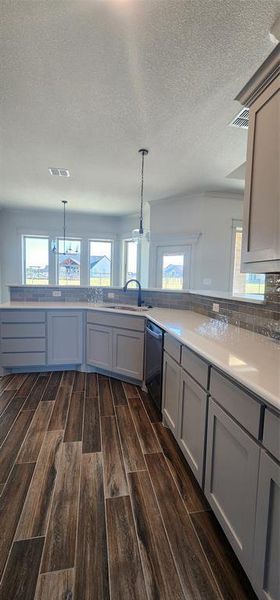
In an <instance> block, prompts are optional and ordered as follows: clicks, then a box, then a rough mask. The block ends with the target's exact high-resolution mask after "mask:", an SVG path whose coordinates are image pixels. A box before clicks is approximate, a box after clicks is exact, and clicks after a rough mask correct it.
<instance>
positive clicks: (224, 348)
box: [0, 302, 280, 410]
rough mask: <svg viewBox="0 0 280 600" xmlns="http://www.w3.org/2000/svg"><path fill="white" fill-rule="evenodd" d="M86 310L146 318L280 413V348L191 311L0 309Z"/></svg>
mask: <svg viewBox="0 0 280 600" xmlns="http://www.w3.org/2000/svg"><path fill="white" fill-rule="evenodd" d="M11 308H12V309H32V310H33V309H37V310H39V309H41V310H47V309H49V310H50V309H55V310H60V309H64V310H66V309H68V310H73V309H84V310H85V309H86V310H99V311H100V310H102V311H108V312H115V313H116V312H117V313H123V314H129V315H135V316H142V317H143V318H144V317H148V318H149V319H151V320H152V321H154V323H156V324H157V325H159V327H162V328H163V329H164V330H165V331H167V332H168V333H170V334H171V335H172V336H174V337H175V338H176V339H177V340H179V341H180V342H181V343H182V344H185V345H187V346H188V347H189V348H191V349H192V350H194V351H195V352H197V353H198V354H200V355H201V356H202V357H203V358H205V359H206V360H207V361H208V362H210V363H211V364H212V365H214V366H216V367H218V368H219V369H221V370H222V371H224V372H225V373H226V374H228V375H229V376H230V377H232V378H233V379H235V380H236V381H238V382H239V383H241V384H242V385H244V386H245V387H246V388H248V389H249V390H251V391H252V392H254V393H255V394H257V395H258V396H259V397H260V398H262V399H263V400H265V401H266V402H267V403H268V404H270V405H271V406H273V407H274V408H276V409H278V410H280V344H277V343H276V342H275V341H273V340H271V339H270V338H267V337H265V336H263V335H260V334H258V333H253V332H251V331H247V330H246V329H241V328H238V327H235V326H233V325H228V324H227V323H224V322H223V321H218V320H216V319H211V318H210V317H206V316H204V315H200V314H198V313H195V312H192V311H190V310H176V309H165V308H152V309H149V310H148V311H141V312H138V311H137V312H131V311H126V310H117V311H116V310H115V309H110V308H104V306H102V305H98V306H96V305H93V304H90V303H85V302H83V303H82V302H80V303H79V302H10V303H5V304H0V309H11Z"/></svg>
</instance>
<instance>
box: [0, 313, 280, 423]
mask: <svg viewBox="0 0 280 600" xmlns="http://www.w3.org/2000/svg"><path fill="white" fill-rule="evenodd" d="M23 304H24V306H23ZM56 304H57V306H56ZM62 304H63V305H62ZM67 304H68V303H66V302H65V303H48V302H42V303H40V302H35V303H32V302H31V303H28V302H24V303H17V302H14V303H3V304H0V310H75V309H76V310H88V311H97V312H108V313H114V314H124V315H129V316H132V317H138V318H139V317H141V318H148V319H150V320H151V321H153V323H155V324H156V325H158V326H159V327H161V328H162V329H163V330H164V331H165V332H166V333H168V334H169V335H171V336H172V337H173V338H175V339H176V340H178V341H179V342H180V343H181V344H182V345H185V346H188V348H190V349H191V350H192V351H193V352H195V353H196V354H198V355H199V356H200V357H201V358H203V359H204V360H206V361H207V362H208V363H209V364H211V365H213V367H216V368H218V369H219V370H220V371H222V372H223V373H225V375H228V376H229V377H230V378H231V379H232V380H234V381H236V382H237V383H239V384H240V385H242V386H243V387H244V388H246V389H247V390H248V391H249V392H251V393H252V394H253V395H255V396H257V398H258V399H259V400H261V401H262V402H264V403H265V404H267V405H269V407H271V408H272V409H274V410H276V411H277V412H280V399H279V398H277V396H274V395H273V394H271V393H270V392H269V391H268V390H267V389H265V388H262V387H261V386H259V385H256V384H254V383H253V382H248V381H247V380H246V377H245V378H244V377H242V375H240V374H239V373H236V372H233V371H232V369H231V368H230V367H227V365H225V364H224V363H222V362H221V361H219V360H217V359H216V358H215V357H214V358H213V356H211V355H210V354H209V353H207V352H205V350H203V349H201V347H200V346H199V345H198V344H197V345H196V344H194V343H193V341H190V340H189V339H188V338H187V336H184V337H182V336H180V335H179V334H176V332H174V329H173V328H169V327H168V325H166V324H165V323H164V322H163V321H161V320H160V318H158V317H156V316H155V315H153V312H152V311H153V310H154V309H149V310H147V311H141V312H140V311H129V310H125V309H124V310H121V309H117V310H116V309H113V308H109V307H104V306H98V305H92V304H90V303H73V304H72V303H69V304H71V306H67ZM73 305H74V306H73ZM155 309H156V310H165V309H160V308H156V307H155ZM167 310H172V311H174V312H175V311H176V309H167ZM180 312H181V311H180ZM186 312H188V313H192V312H193V311H190V310H187V311H186ZM194 314H197V313H194ZM204 318H205V319H209V320H210V317H204ZM230 327H232V328H234V326H233V325H231V326H230ZM247 333H248V332H247ZM196 335H197V336H198V337H199V333H196ZM252 335H256V334H252ZM259 335H260V334H259ZM274 343H275V342H274V341H273V340H271V344H274Z"/></svg>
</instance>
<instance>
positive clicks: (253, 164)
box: [242, 76, 280, 272]
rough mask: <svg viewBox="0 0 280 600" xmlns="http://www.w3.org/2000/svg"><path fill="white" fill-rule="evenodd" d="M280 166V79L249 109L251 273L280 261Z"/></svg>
mask: <svg viewBox="0 0 280 600" xmlns="http://www.w3.org/2000/svg"><path fill="white" fill-rule="evenodd" d="M279 164H280V76H278V77H277V78H276V79H275V80H274V81H273V82H272V83H271V84H270V86H268V87H267V88H266V89H265V90H264V92H263V93H262V94H261V96H259V98H257V100H256V101H255V102H254V104H253V105H252V106H251V107H250V116H249V132H248V147H247V163H246V181H245V197H244V225H243V247H242V264H243V266H244V267H245V266H246V263H253V265H250V270H251V271H252V272H254V263H256V267H258V263H259V262H260V261H263V262H266V261H277V260H278V261H279V260H280V202H279V198H280V169H279ZM272 264H273V263H272ZM272 268H273V267H272ZM270 270H271V269H270ZM275 270H277V269H276V268H275ZM258 272H260V270H259V269H258ZM264 272H266V270H265V269H264Z"/></svg>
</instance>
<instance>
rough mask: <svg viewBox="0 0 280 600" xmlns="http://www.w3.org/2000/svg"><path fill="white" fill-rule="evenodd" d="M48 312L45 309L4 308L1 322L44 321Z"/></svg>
mask: <svg viewBox="0 0 280 600" xmlns="http://www.w3.org/2000/svg"><path fill="white" fill-rule="evenodd" d="M45 318H46V313H45V312H44V311H43V310H25V309H22V310H2V311H1V323H44V322H45Z"/></svg>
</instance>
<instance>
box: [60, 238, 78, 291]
mask: <svg viewBox="0 0 280 600" xmlns="http://www.w3.org/2000/svg"><path fill="white" fill-rule="evenodd" d="M58 251H59V254H58V265H57V268H58V283H59V285H80V278H81V265H80V262H81V242H80V241H79V240H65V244H64V240H58ZM64 252H65V254H64Z"/></svg>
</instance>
